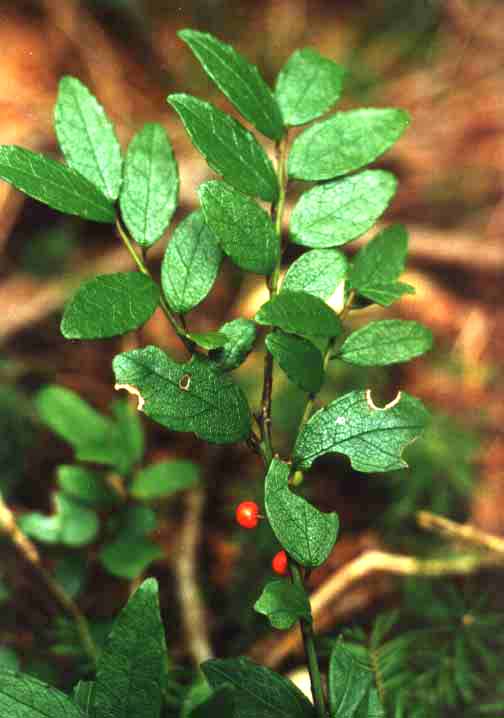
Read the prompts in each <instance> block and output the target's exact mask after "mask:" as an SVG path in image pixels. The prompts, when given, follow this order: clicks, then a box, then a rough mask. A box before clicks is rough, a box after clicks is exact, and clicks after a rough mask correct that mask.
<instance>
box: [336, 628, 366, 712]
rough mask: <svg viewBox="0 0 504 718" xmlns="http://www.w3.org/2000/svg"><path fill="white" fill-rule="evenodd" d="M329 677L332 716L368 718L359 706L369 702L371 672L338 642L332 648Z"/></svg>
mask: <svg viewBox="0 0 504 718" xmlns="http://www.w3.org/2000/svg"><path fill="white" fill-rule="evenodd" d="M328 680H329V705H330V711H331V718H354V717H355V718H357V716H359V718H360V716H362V718H364V716H366V718H367V715H368V714H367V713H365V712H364V713H361V712H360V709H361V707H362V704H364V705H365V706H366V707H367V705H368V702H369V691H370V689H371V686H372V683H373V673H372V672H371V671H370V670H369V668H367V667H365V666H363V665H361V664H360V663H359V662H358V661H357V659H356V658H355V657H354V656H353V654H352V653H350V651H348V650H347V649H346V648H345V646H344V644H343V643H342V642H341V641H337V642H336V644H335V645H334V647H333V649H332V651H331V658H330V661H329V674H328Z"/></svg>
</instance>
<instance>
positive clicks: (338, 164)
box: [288, 108, 409, 180]
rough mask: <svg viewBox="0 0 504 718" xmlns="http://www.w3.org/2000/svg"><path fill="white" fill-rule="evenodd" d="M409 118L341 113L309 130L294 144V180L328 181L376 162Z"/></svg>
mask: <svg viewBox="0 0 504 718" xmlns="http://www.w3.org/2000/svg"><path fill="white" fill-rule="evenodd" d="M408 124H409V116H408V114H407V113H406V112H404V111H403V110H395V109H375V108H366V109H362V110H351V111H350V112H339V113H337V114H336V115H334V116H333V117H330V118H329V119H328V120H325V121H323V122H318V123H317V124H315V125H313V126H312V127H309V128H308V129H307V130H305V131H304V132H303V133H302V134H300V135H299V136H298V137H297V138H296V139H295V140H294V143H293V145H292V149H291V153H290V155H289V161H288V170H289V175H290V176H291V177H296V178H297V179H304V180H325V179H332V178H333V177H339V176H341V175H344V174H347V173H348V172H353V171H354V170H357V169H359V168H360V167H364V166H365V165H367V164H369V163H370V162H373V161H374V160H375V159H376V158H377V157H379V156H380V155H382V154H383V153H384V152H386V151H387V150H388V149H389V148H390V147H392V145H393V144H394V142H396V140H398V139H399V137H400V136H401V135H402V134H403V132H404V130H405V129H406V128H407V126H408Z"/></svg>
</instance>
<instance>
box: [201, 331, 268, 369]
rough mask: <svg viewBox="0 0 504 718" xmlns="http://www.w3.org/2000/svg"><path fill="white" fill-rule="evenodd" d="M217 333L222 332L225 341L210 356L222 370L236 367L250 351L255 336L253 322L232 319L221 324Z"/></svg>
mask: <svg viewBox="0 0 504 718" xmlns="http://www.w3.org/2000/svg"><path fill="white" fill-rule="evenodd" d="M219 334H224V335H225V336H226V337H227V341H226V343H225V344H224V346H223V347H222V348H221V349H217V351H214V352H212V353H211V358H212V360H213V361H214V362H215V364H216V365H217V366H218V367H219V369H221V370H222V371H231V370H232V369H236V368H237V367H239V366H240V365H241V364H243V362H244V361H245V359H246V358H247V357H248V355H249V354H250V352H251V351H252V347H253V346H254V342H255V340H256V336H257V331H256V325H255V322H253V321H252V320H251V319H242V318H239V319H233V320H232V321H230V322H227V323H226V324H223V325H222V327H221V328H220V329H219Z"/></svg>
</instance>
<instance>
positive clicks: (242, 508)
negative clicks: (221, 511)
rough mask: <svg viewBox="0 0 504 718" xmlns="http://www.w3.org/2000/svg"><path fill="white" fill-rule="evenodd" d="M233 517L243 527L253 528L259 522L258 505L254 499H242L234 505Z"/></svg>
mask: <svg viewBox="0 0 504 718" xmlns="http://www.w3.org/2000/svg"><path fill="white" fill-rule="evenodd" d="M235 517H236V520H237V521H238V523H239V524H240V526H243V528H244V529H255V527H256V526H257V524H258V523H259V506H258V505H257V504H256V502H255V501H242V502H241V504H238V506H237V507H236V512H235Z"/></svg>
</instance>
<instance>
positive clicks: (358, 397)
mask: <svg viewBox="0 0 504 718" xmlns="http://www.w3.org/2000/svg"><path fill="white" fill-rule="evenodd" d="M428 418H429V415H428V412H427V410H426V409H425V407H424V406H423V404H422V402H421V401H420V400H419V399H415V398H414V397H412V396H410V395H409V394H406V393H405V392H399V394H398V395H397V397H396V399H395V400H394V401H392V402H390V403H389V404H387V405H385V406H384V407H383V408H380V407H377V406H375V404H374V403H373V400H372V398H371V391H370V390H368V391H366V392H364V391H352V392H350V393H349V394H345V395H344V396H342V397H340V398H339V399H336V400H335V401H333V402H331V403H330V404H328V405H327V406H326V407H324V408H323V409H320V410H319V411H317V412H316V413H315V414H314V415H313V416H312V417H311V419H310V420H309V421H308V423H307V424H305V427H304V429H303V430H302V432H301V434H300V435H299V436H298V439H297V441H296V445H295V447H294V465H295V468H296V469H303V470H306V469H309V468H310V466H311V465H312V464H313V462H314V461H315V459H317V458H318V457H319V456H323V455H324V454H331V453H335V452H338V453H340V454H345V455H346V456H348V457H349V459H350V462H351V464H352V466H353V468H354V469H356V470H357V471H362V472H365V473H372V472H375V471H394V470H396V469H404V468H406V467H407V466H408V465H407V463H406V462H405V461H404V459H403V458H402V452H403V451H404V449H405V448H406V446H408V444H410V443H411V442H412V441H414V440H415V439H416V438H418V436H419V435H420V434H421V433H422V431H423V429H424V428H425V426H426V425H427V422H428Z"/></svg>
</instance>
